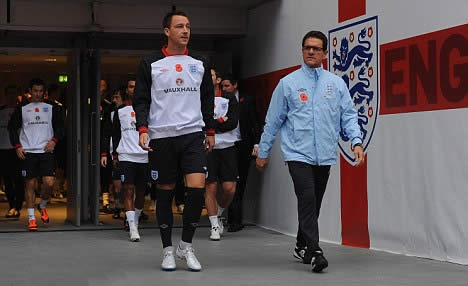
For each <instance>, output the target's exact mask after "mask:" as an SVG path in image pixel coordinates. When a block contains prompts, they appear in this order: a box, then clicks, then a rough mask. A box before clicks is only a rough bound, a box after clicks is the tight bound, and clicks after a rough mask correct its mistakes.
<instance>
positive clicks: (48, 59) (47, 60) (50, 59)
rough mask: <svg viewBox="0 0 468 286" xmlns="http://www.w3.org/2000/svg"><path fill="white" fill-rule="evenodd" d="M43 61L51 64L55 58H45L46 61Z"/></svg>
mask: <svg viewBox="0 0 468 286" xmlns="http://www.w3.org/2000/svg"><path fill="white" fill-rule="evenodd" d="M44 61H46V62H51V63H52V62H56V61H57V59H56V58H47V59H45V60H44Z"/></svg>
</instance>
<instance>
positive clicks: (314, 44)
mask: <svg viewBox="0 0 468 286" xmlns="http://www.w3.org/2000/svg"><path fill="white" fill-rule="evenodd" d="M324 48H326V47H324V46H323V42H322V40H320V39H317V38H307V39H306V40H305V42H304V46H303V47H302V58H303V59H304V63H305V64H306V65H308V66H309V67H311V68H318V67H321V66H322V61H323V59H325V58H326V57H327V51H326V50H324Z"/></svg>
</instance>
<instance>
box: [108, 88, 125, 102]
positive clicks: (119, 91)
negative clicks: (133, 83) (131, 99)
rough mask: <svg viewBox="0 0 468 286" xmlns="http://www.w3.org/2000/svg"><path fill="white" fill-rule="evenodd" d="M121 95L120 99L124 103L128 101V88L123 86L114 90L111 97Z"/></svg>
mask: <svg viewBox="0 0 468 286" xmlns="http://www.w3.org/2000/svg"><path fill="white" fill-rule="evenodd" d="M117 93H118V94H120V97H121V98H122V101H126V100H128V94H127V86H124V85H121V86H119V87H118V88H116V89H114V90H112V93H111V94H110V95H111V97H112V96H114V94H117Z"/></svg>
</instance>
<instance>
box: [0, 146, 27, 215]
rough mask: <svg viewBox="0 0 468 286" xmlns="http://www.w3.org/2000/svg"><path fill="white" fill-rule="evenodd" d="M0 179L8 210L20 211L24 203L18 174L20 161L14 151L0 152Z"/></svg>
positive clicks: (22, 188) (21, 180)
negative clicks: (3, 186) (8, 206)
mask: <svg viewBox="0 0 468 286" xmlns="http://www.w3.org/2000/svg"><path fill="white" fill-rule="evenodd" d="M0 158H2V161H1V164H0V177H1V178H3V184H4V185H5V193H6V195H7V199H8V204H9V205H10V209H13V208H14V209H16V210H18V211H19V210H21V208H22V207H23V201H24V181H23V178H22V177H21V172H20V161H19V159H18V156H17V155H16V150H15V149H8V150H0Z"/></svg>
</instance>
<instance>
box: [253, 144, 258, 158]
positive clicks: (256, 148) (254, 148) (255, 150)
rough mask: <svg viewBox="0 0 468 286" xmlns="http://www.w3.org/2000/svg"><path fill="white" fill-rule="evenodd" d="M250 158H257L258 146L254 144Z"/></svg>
mask: <svg viewBox="0 0 468 286" xmlns="http://www.w3.org/2000/svg"><path fill="white" fill-rule="evenodd" d="M252 156H254V157H257V156H258V144H255V145H254V147H253V149H252Z"/></svg>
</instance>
